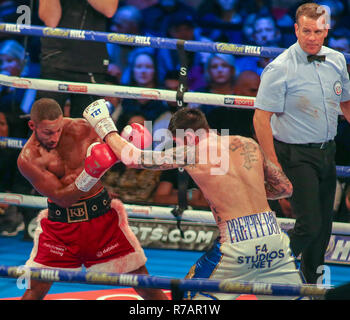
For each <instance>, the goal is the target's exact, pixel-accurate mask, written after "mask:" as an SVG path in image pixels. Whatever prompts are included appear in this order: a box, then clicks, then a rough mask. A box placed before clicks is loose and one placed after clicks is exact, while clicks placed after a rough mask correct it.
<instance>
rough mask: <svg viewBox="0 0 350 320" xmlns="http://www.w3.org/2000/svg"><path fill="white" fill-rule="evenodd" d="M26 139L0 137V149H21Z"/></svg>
mask: <svg viewBox="0 0 350 320" xmlns="http://www.w3.org/2000/svg"><path fill="white" fill-rule="evenodd" d="M26 142H27V140H26V139H21V138H8V137H0V148H13V149H22V148H23V146H24V145H25V144H26Z"/></svg>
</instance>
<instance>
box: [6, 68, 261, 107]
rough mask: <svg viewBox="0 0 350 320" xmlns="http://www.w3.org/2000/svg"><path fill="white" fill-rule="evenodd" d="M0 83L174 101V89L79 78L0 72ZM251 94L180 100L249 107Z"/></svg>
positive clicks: (196, 95)
mask: <svg viewBox="0 0 350 320" xmlns="http://www.w3.org/2000/svg"><path fill="white" fill-rule="evenodd" d="M0 85H3V86H7V87H15V88H21V89H34V90H43V91H52V92H61V93H77V94H91V95H98V96H109V97H119V98H129V99H148V100H165V101H170V102H176V91H174V90H163V89H149V88H140V87H130V86H118V85H106V84H95V83H83V82H70V81H56V80H47V79H34V78H21V77H13V76H7V75H3V74H0ZM254 102H255V98H253V97H245V96H235V95H223V94H215V93H201V92H185V93H184V103H196V104H206V105H217V106H223V107H238V108H244V109H252V108H253V107H254Z"/></svg>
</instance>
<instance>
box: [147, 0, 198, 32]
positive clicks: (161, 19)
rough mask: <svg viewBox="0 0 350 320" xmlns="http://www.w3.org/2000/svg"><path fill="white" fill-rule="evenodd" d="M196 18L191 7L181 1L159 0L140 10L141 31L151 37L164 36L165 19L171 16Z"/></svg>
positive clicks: (165, 28) (166, 23)
mask: <svg viewBox="0 0 350 320" xmlns="http://www.w3.org/2000/svg"><path fill="white" fill-rule="evenodd" d="M177 13H178V14H179V15H182V16H191V17H193V18H194V17H196V11H195V10H194V8H193V7H191V6H189V5H187V4H186V2H184V1H181V0H159V1H158V2H157V3H156V4H154V5H152V6H149V7H147V8H145V9H143V10H142V16H143V17H146V18H145V19H143V24H142V30H143V31H144V32H145V33H146V34H150V35H153V36H160V37H164V36H166V33H165V30H167V25H168V22H167V19H168V17H169V16H171V15H173V14H177Z"/></svg>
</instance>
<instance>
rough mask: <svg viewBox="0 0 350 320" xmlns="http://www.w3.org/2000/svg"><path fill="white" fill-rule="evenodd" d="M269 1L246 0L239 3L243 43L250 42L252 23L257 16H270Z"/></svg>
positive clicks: (252, 30) (252, 29) (252, 31)
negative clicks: (242, 21)
mask: <svg viewBox="0 0 350 320" xmlns="http://www.w3.org/2000/svg"><path fill="white" fill-rule="evenodd" d="M271 9H272V8H271V2H270V1H268V0H248V1H244V2H242V3H241V8H240V13H241V15H242V16H243V17H244V24H243V29H242V31H243V43H244V44H252V40H251V39H252V36H253V33H254V23H255V21H256V19H257V17H258V16H270V15H272V11H271Z"/></svg>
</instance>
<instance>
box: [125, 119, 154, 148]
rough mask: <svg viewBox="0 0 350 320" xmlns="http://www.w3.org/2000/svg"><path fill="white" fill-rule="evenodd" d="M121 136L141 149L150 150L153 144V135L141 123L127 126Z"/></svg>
mask: <svg viewBox="0 0 350 320" xmlns="http://www.w3.org/2000/svg"><path fill="white" fill-rule="evenodd" d="M121 136H122V137H123V138H124V139H125V140H127V141H129V142H131V143H132V144H133V145H134V146H135V147H136V148H139V149H145V148H148V147H149V146H150V145H151V144H152V135H151V133H150V132H149V131H148V129H147V128H146V127H144V126H143V125H141V124H139V123H132V124H130V125H127V126H126V127H125V128H124V129H123V131H122V133H121Z"/></svg>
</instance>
